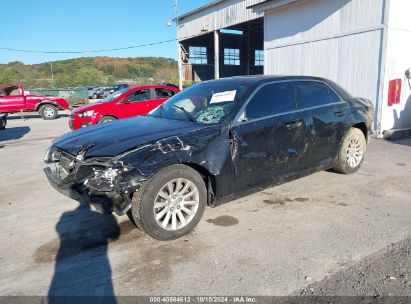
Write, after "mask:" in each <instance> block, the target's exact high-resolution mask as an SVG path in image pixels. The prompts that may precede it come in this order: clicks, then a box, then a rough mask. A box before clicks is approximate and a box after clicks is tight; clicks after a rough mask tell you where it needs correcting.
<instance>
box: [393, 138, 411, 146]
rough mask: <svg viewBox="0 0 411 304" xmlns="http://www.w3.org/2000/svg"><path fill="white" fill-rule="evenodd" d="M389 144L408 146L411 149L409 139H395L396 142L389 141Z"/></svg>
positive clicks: (410, 139)
mask: <svg viewBox="0 0 411 304" xmlns="http://www.w3.org/2000/svg"><path fill="white" fill-rule="evenodd" d="M389 142H390V143H393V144H396V145H403V146H409V147H411V137H407V138H403V139H396V140H390V141H389Z"/></svg>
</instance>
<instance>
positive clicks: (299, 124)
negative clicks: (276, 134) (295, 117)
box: [285, 121, 303, 129]
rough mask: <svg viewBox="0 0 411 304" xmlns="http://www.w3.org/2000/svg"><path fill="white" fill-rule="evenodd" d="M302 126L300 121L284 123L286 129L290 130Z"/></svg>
mask: <svg viewBox="0 0 411 304" xmlns="http://www.w3.org/2000/svg"><path fill="white" fill-rule="evenodd" d="M302 124H303V123H302V121H293V122H286V123H285V126H286V128H288V129H291V128H296V127H297V128H298V127H301V125H302Z"/></svg>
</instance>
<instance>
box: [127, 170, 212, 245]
mask: <svg viewBox="0 0 411 304" xmlns="http://www.w3.org/2000/svg"><path fill="white" fill-rule="evenodd" d="M206 202H207V191H206V187H205V184H204V181H203V178H202V177H201V176H200V174H198V172H197V171H195V170H194V169H192V168H190V167H187V166H184V165H172V166H170V167H167V168H165V169H163V170H161V171H160V172H158V173H157V174H156V175H154V176H153V177H152V178H151V179H150V180H148V181H145V182H143V183H142V185H141V187H140V189H139V190H138V191H137V192H135V193H134V195H133V200H132V207H131V215H132V216H133V219H134V223H135V224H136V225H137V227H138V228H140V229H141V230H142V231H144V232H145V233H147V234H148V235H149V236H151V237H152V238H155V239H157V240H161V241H165V240H173V239H177V238H179V237H181V236H183V235H185V234H187V233H189V232H190V231H192V230H193V229H194V227H195V226H196V225H197V224H198V222H199V221H200V219H201V217H202V216H203V213H204V209H205V206H206Z"/></svg>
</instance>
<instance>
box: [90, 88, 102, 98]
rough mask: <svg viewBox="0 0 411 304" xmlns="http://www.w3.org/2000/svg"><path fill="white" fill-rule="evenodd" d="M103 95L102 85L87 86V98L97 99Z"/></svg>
mask: <svg viewBox="0 0 411 304" xmlns="http://www.w3.org/2000/svg"><path fill="white" fill-rule="evenodd" d="M103 96H104V88H102V87H93V88H88V98H89V99H90V98H91V99H99V98H103Z"/></svg>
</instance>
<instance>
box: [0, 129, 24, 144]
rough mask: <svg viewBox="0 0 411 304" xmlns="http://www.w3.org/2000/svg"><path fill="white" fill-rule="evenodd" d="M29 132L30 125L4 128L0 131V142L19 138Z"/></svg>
mask: <svg viewBox="0 0 411 304" xmlns="http://www.w3.org/2000/svg"><path fill="white" fill-rule="evenodd" d="M29 132H30V127H15V128H6V129H5V130H1V131H0V142H1V141H6V140H15V139H20V138H22V137H23V136H24V135H26V134H27V133H29Z"/></svg>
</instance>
